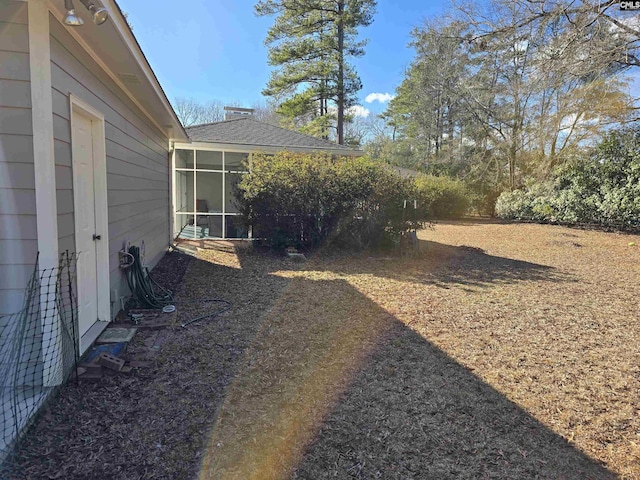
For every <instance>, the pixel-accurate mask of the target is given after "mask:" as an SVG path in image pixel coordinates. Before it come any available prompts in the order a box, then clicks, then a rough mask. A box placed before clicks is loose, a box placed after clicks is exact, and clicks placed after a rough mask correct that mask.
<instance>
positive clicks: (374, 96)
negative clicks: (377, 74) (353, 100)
mask: <svg viewBox="0 0 640 480" xmlns="http://www.w3.org/2000/svg"><path fill="white" fill-rule="evenodd" d="M394 98H395V95H391V94H390V93H370V94H369V95H367V97H366V98H365V99H364V101H365V102H367V103H373V102H375V101H378V102H380V103H387V102H388V101H389V100H393V99H394Z"/></svg>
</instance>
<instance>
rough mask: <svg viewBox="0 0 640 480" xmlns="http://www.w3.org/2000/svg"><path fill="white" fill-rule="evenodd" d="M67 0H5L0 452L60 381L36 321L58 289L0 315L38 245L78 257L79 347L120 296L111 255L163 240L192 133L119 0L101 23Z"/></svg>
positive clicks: (156, 248)
mask: <svg viewBox="0 0 640 480" xmlns="http://www.w3.org/2000/svg"><path fill="white" fill-rule="evenodd" d="M95 1H96V4H98V0H95ZM68 2H69V0H66V1H65V0H28V1H25V0H0V332H2V335H0V367H1V368H0V373H2V379H1V380H0V381H1V382H2V391H1V393H2V396H1V397H0V401H1V407H2V411H1V412H0V414H1V417H0V420H1V423H0V435H1V436H0V462H1V460H2V456H3V454H6V453H7V448H8V446H9V445H10V444H11V442H12V441H13V439H15V437H16V435H17V434H18V433H19V431H20V430H21V429H22V427H23V426H24V425H25V424H26V421H27V420H28V418H29V417H30V416H32V415H33V413H34V412H35V411H36V410H37V408H38V407H39V406H40V405H41V404H42V402H43V401H44V399H45V398H46V393H47V392H48V391H51V389H52V388H55V387H56V386H57V385H59V384H61V383H62V381H63V380H64V378H63V377H64V372H62V370H63V368H62V367H61V360H60V359H61V358H62V354H58V353H56V351H59V350H61V348H62V347H61V344H62V340H61V338H62V333H61V332H60V331H59V330H61V329H62V328H63V327H62V326H61V324H60V322H57V321H56V322H55V323H54V322H52V323H51V324H47V325H45V324H44V322H42V323H39V320H38V319H39V318H40V317H39V315H42V318H44V315H45V314H46V313H47V312H49V313H51V312H53V313H54V315H50V317H52V316H55V311H56V308H58V306H57V305H56V304H55V302H54V300H53V298H54V297H57V295H58V292H57V291H52V290H55V286H48V291H47V290H46V288H45V287H42V288H40V291H39V293H38V295H39V297H36V302H38V301H39V302H40V303H39V306H38V307H37V308H36V314H35V315H32V317H30V322H32V323H33V325H32V324H31V323H30V324H29V327H28V328H27V329H24V328H22V327H21V326H20V325H16V324H17V323H19V322H18V321H17V320H21V318H22V317H15V316H14V317H7V316H3V315H4V314H10V313H14V312H16V311H19V310H21V309H22V307H23V303H24V292H25V288H26V287H27V283H28V280H29V278H30V275H31V274H32V272H33V270H34V267H35V264H36V257H37V255H38V253H39V264H38V268H39V269H41V270H45V269H52V268H55V267H57V266H58V258H59V254H60V253H61V252H64V251H67V250H68V251H72V252H77V254H78V257H77V258H78V261H77V281H75V282H73V283H74V285H73V287H74V288H75V289H76V292H75V294H76V295H77V299H78V303H77V305H78V312H77V313H78V314H77V316H74V321H75V325H74V329H73V331H74V334H75V336H76V338H75V339H74V341H73V343H74V345H75V347H74V348H75V350H76V353H77V354H82V353H83V352H85V351H86V350H87V349H88V347H89V346H90V345H91V344H92V342H93V341H94V340H95V339H96V337H97V336H98V335H99V334H100V333H101V332H102V330H103V329H104V328H105V327H106V325H107V323H108V322H109V321H111V320H112V319H113V318H114V316H115V315H116V313H117V312H118V310H119V309H120V305H121V303H120V300H121V298H122V297H124V296H126V295H128V293H129V291H128V288H127V284H126V279H125V276H124V274H123V271H122V270H121V269H120V268H119V254H118V252H119V251H120V250H123V249H124V248H125V247H126V245H127V243H129V242H130V243H131V244H135V245H141V244H142V242H144V245H145V252H146V256H145V258H146V264H147V265H149V266H153V265H154V264H155V263H156V262H157V261H158V260H159V259H160V258H161V257H162V255H163V254H164V253H165V252H166V250H167V247H168V245H169V244H170V242H171V241H172V232H171V229H170V223H171V214H170V212H171V207H170V198H171V193H170V185H171V181H170V180H171V163H170V162H171V155H170V151H171V148H172V142H174V141H180V142H185V141H188V137H187V135H186V133H185V131H184V129H183V128H182V126H181V124H180V122H179V120H178V118H177V117H176V115H175V112H174V111H173V109H172V108H171V105H170V103H169V101H168V100H167V98H166V96H165V94H164V92H163V90H162V88H161V86H160V85H159V83H158V80H157V79H156V77H155V75H154V73H153V71H152V70H151V68H150V66H149V64H148V62H147V60H146V58H145V56H144V54H143V53H142V51H141V49H140V46H139V45H138V43H137V42H136V40H135V38H134V36H133V34H132V32H131V30H130V28H129V26H128V25H127V22H126V20H125V18H124V16H123V15H122V12H121V11H120V9H119V8H118V6H117V5H116V3H115V2H114V1H113V0H102V2H101V4H103V5H104V8H105V10H106V11H102V10H101V7H100V8H98V7H96V6H93V10H94V12H96V13H98V14H104V13H108V15H109V19H108V20H107V21H106V22H105V23H103V24H102V25H96V24H94V22H93V21H92V16H91V14H90V11H89V10H88V8H85V7H84V6H83V4H82V3H87V4H88V5H91V4H92V2H90V1H87V0H84V2H80V1H79V0H75V3H76V4H77V8H76V9H75V12H74V13H75V16H69V15H70V12H69V11H68V9H66V8H65V4H68ZM97 10H100V11H97ZM78 18H80V19H83V21H84V25H81V26H79V25H77V26H70V25H68V23H65V20H66V22H70V23H76V24H78V23H80V21H79V20H78ZM99 20H102V19H99ZM38 299H40V300H38ZM34 319H35V322H34V321H33V320H34ZM11 322H12V323H11ZM21 328H22V330H20V329H21ZM16 329H17V330H16ZM25 330H26V332H25ZM16 332H18V333H16ZM25 335H28V336H29V338H28V339H26V337H25ZM17 336H19V337H20V338H22V339H23V340H25V339H26V340H28V341H29V342H30V343H29V344H24V342H23V344H18V343H16V342H17V340H16V337H17ZM20 338H19V339H20ZM19 339H18V340H19ZM26 340H25V341H26ZM16 352H18V353H16ZM45 354H46V355H47V356H48V357H47V359H45V358H44V356H45ZM27 374H28V375H27Z"/></svg>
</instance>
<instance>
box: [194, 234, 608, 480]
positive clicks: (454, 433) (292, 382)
mask: <svg viewBox="0 0 640 480" xmlns="http://www.w3.org/2000/svg"><path fill="white" fill-rule="evenodd" d="M443 248H444V247H443ZM452 248H453V247H452ZM478 255H483V254H478ZM494 258H495V257H494ZM492 262H494V264H495V263H499V262H497V259H494V260H492ZM510 262H511V261H508V260H507V259H503V260H502V263H499V265H500V267H499V269H500V270H501V271H504V270H506V269H507V265H511V263H510ZM519 263H523V262H519ZM313 267H317V264H315V265H313ZM534 267H535V266H533V265H532V266H531V268H528V267H527V268H523V269H522V270H523V271H528V272H530V270H532V269H534ZM535 268H537V267H535ZM313 270H314V272H316V271H317V270H315V269H313ZM364 270H365V271H368V270H369V269H366V268H365V269H364ZM541 271H544V272H546V271H548V269H542V270H541ZM331 272H332V274H335V273H336V271H335V270H331ZM338 273H339V272H338ZM529 276H530V273H527V278H529ZM496 277H497V278H500V279H501V281H502V279H504V278H505V275H504V274H500V275H499V276H496V275H495V274H494V278H496ZM535 278H538V277H537V276H536V277H535ZM510 281H516V280H514V277H513V276H512V277H510ZM264 325H265V328H264V329H263V331H262V332H261V333H260V335H258V337H256V342H255V344H254V345H252V346H251V347H250V348H249V349H248V350H247V353H248V356H247V363H246V365H245V367H244V368H243V370H242V371H241V373H240V374H239V375H238V376H237V377H236V378H235V379H234V381H233V384H232V385H231V387H230V389H229V390H228V392H227V395H226V398H225V400H224V404H223V405H222V407H221V409H220V410H219V413H218V417H217V419H216V423H215V425H214V428H213V431H212V436H211V439H210V441H209V446H208V449H207V453H206V454H205V458H204V461H203V467H202V470H201V474H200V478H201V479H262V478H265V479H266V478H268V479H272V478H292V477H293V478H301V479H320V478H385V479H386V478H421V479H427V478H434V479H446V478H452V479H454V478H455V479H459V478H469V479H477V478H558V479H560V478H565V479H596V478H599V479H604V478H615V476H614V475H613V474H612V473H611V472H609V471H607V470H606V469H605V468H604V467H602V466H601V465H600V464H598V462H596V461H595V460H593V459H591V458H589V457H587V456H586V455H584V454H583V453H582V452H580V451H579V450H577V449H575V448H574V447H572V446H571V445H570V444H569V443H567V442H566V441H565V440H564V439H563V438H562V437H560V436H558V435H557V434H555V433H554V432H553V431H551V430H550V429H548V428H547V427H545V426H544V425H543V424H541V423H540V422H538V421H537V420H536V419H535V418H533V417H531V416H530V415H529V414H528V413H527V412H526V411H524V410H522V409H521V408H519V407H518V406H517V405H516V404H514V403H512V402H511V401H509V400H508V399H507V398H506V397H504V396H503V395H502V394H500V393H499V392H497V391H496V390H494V389H493V388H492V387H490V386H489V385H487V384H486V383H484V382H483V381H482V380H480V379H479V378H478V377H477V376H475V375H474V374H473V373H472V372H470V371H469V370H467V369H466V368H465V367H463V366H461V365H460V364H458V363H457V362H456V361H455V360H453V359H451V358H450V357H448V356H447V355H446V354H445V353H443V352H442V351H440V350H439V349H438V348H436V347H435V346H433V345H431V344H430V343H429V342H428V341H426V340H425V339H424V338H422V337H421V336H420V335H418V334H417V333H415V332H414V331H413V330H411V329H409V328H408V327H406V326H405V325H404V324H403V323H402V322H400V321H398V320H397V319H396V318H395V317H394V316H393V315H391V314H389V312H387V311H386V310H384V309H383V308H381V307H380V306H378V305H377V304H376V303H374V302H372V301H371V300H370V299H369V298H367V297H366V296H365V295H363V294H362V293H360V292H359V291H358V290H357V289H356V288H354V287H353V286H352V285H350V284H349V282H347V281H345V280H341V279H333V280H322V279H320V278H316V279H314V280H309V279H306V278H301V277H297V278H294V279H293V281H292V282H291V283H290V284H289V285H288V286H287V288H286V289H285V290H284V291H283V295H282V297H281V298H279V300H278V302H277V303H276V304H275V305H274V307H273V309H272V310H271V311H270V312H269V314H268V315H267V316H266V318H265V321H264Z"/></svg>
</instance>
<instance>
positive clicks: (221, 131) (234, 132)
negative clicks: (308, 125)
mask: <svg viewBox="0 0 640 480" xmlns="http://www.w3.org/2000/svg"><path fill="white" fill-rule="evenodd" d="M186 130H187V134H188V135H189V138H190V139H191V141H192V142H212V143H229V144H236V145H252V146H256V147H277V148H285V149H286V148H297V149H305V148H307V149H310V150H340V151H344V152H345V154H348V153H351V154H354V153H355V154H361V152H359V151H358V150H354V149H352V148H349V147H346V146H344V145H338V144H337V143H333V142H330V141H328V140H323V139H321V138H316V137H312V136H310V135H305V134H302V133H299V132H294V131H292V130H287V129H285V128H281V127H277V126H275V125H271V124H269V123H265V122H260V121H258V120H254V119H253V118H234V119H232V120H225V121H223V122H215V123H206V124H204V125H194V126H192V127H187V128H186Z"/></svg>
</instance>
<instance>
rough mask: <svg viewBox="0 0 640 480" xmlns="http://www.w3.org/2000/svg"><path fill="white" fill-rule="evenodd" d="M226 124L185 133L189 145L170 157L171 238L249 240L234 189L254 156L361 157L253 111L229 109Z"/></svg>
mask: <svg viewBox="0 0 640 480" xmlns="http://www.w3.org/2000/svg"><path fill="white" fill-rule="evenodd" d="M225 110H227V114H226V120H224V121H222V122H216V123H209V124H204V125H196V126H193V127H188V128H187V129H186V131H187V134H188V135H189V138H190V140H191V141H190V142H189V143H176V144H175V145H174V149H173V156H172V166H173V167H172V176H173V181H172V188H173V211H172V217H173V237H174V238H175V239H181V240H201V239H247V238H251V232H250V231H249V230H248V229H247V228H246V227H245V226H244V225H243V224H242V222H241V218H240V212H239V208H238V204H237V202H236V199H235V189H234V186H235V185H236V184H237V182H239V181H240V179H241V178H242V175H243V174H245V173H247V172H248V171H249V169H250V168H251V158H252V155H253V154H255V153H264V154H273V153H276V152H278V151H280V150H288V151H294V152H302V153H311V152H328V153H330V154H333V155H342V156H354V157H355V156H360V155H362V152H361V151H360V150H354V149H351V148H349V147H345V146H342V145H338V144H335V143H333V142H330V141H327V140H323V139H320V138H315V137H311V136H308V135H304V134H301V133H298V132H294V131H291V130H287V129H284V128H281V127H278V126H275V125H272V124H269V123H265V122H261V121H258V120H256V119H255V118H253V110H251V109H241V108H235V107H226V108H225Z"/></svg>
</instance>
